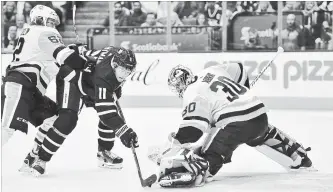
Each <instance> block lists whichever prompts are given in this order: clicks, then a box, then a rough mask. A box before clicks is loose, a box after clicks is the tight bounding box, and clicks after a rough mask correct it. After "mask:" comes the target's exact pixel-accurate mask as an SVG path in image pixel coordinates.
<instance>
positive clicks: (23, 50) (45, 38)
mask: <svg viewBox="0 0 333 192" xmlns="http://www.w3.org/2000/svg"><path fill="white" fill-rule="evenodd" d="M84 64H85V60H84V59H83V58H81V57H80V56H79V54H77V53H75V51H74V50H72V49H70V48H69V47H66V46H65V45H64V44H63V42H62V38H61V35H60V34H59V32H58V31H57V30H56V29H54V28H51V27H46V26H39V25H31V26H29V27H27V28H25V29H23V31H22V33H21V35H20V36H19V39H18V43H17V46H16V48H15V50H14V53H13V60H12V62H11V63H10V65H9V68H8V69H9V70H16V71H20V72H22V73H24V74H25V76H26V77H28V78H29V80H30V81H31V82H32V83H33V84H35V85H36V87H37V89H38V90H39V91H40V92H41V93H42V94H43V95H44V94H45V92H46V88H47V86H48V84H49V83H50V82H51V81H52V80H53V79H54V78H55V76H56V75H57V73H58V71H59V67H60V66H61V65H68V66H69V67H71V68H73V69H83V67H84Z"/></svg>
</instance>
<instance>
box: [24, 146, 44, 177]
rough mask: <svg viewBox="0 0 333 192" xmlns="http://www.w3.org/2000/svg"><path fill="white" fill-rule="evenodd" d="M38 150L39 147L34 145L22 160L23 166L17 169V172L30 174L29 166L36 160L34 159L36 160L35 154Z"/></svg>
mask: <svg viewBox="0 0 333 192" xmlns="http://www.w3.org/2000/svg"><path fill="white" fill-rule="evenodd" d="M39 148H40V146H39V145H37V144H36V145H34V147H33V149H32V150H31V151H30V152H29V153H28V155H27V156H26V157H25V159H24V160H23V165H22V166H21V168H20V169H19V172H22V173H30V172H31V166H32V164H33V163H34V161H35V160H36V158H38V157H37V153H38V150H39Z"/></svg>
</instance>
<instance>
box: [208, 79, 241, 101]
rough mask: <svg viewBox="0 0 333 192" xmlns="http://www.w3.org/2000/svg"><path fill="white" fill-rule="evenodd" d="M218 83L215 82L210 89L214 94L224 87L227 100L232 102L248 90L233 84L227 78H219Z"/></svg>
mask: <svg viewBox="0 0 333 192" xmlns="http://www.w3.org/2000/svg"><path fill="white" fill-rule="evenodd" d="M217 80H218V81H214V82H213V83H212V85H211V86H210V89H211V90H212V91H214V92H217V91H218V90H219V89H218V86H222V87H223V88H222V91H223V92H225V93H226V94H227V95H228V96H227V99H228V100H229V101H230V102H232V101H234V100H235V99H238V98H239V95H243V94H244V93H245V92H246V91H247V90H246V88H244V87H243V86H241V85H239V84H237V83H235V82H233V81H232V80H230V79H229V78H227V77H222V76H220V77H218V78H217Z"/></svg>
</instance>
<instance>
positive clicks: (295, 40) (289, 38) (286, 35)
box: [281, 14, 305, 51]
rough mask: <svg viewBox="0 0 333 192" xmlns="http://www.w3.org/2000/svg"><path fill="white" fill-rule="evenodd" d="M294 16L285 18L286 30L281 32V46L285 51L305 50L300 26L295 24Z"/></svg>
mask: <svg viewBox="0 0 333 192" xmlns="http://www.w3.org/2000/svg"><path fill="white" fill-rule="evenodd" d="M295 20H296V16H295V15H294V14H289V15H288V16H287V28H286V29H283V30H282V33H281V37H282V44H283V48H284V49H285V50H286V51H295V50H299V49H301V50H305V46H304V44H305V42H304V34H303V32H302V29H301V28H300V26H298V25H297V24H296V22H295Z"/></svg>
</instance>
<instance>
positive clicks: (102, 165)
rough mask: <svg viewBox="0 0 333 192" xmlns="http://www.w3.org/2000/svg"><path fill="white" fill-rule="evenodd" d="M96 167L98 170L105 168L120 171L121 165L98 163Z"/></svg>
mask: <svg viewBox="0 0 333 192" xmlns="http://www.w3.org/2000/svg"><path fill="white" fill-rule="evenodd" d="M98 167H100V168H107V169H122V168H123V165H122V164H107V163H104V162H98Z"/></svg>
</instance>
